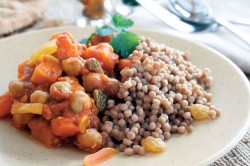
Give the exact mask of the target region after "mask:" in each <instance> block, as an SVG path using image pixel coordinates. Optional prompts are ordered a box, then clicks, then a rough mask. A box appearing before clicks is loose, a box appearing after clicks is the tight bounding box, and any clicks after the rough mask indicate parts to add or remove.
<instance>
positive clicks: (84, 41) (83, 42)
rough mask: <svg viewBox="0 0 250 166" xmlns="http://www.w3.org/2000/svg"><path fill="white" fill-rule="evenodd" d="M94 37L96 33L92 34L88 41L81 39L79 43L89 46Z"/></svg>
mask: <svg viewBox="0 0 250 166" xmlns="http://www.w3.org/2000/svg"><path fill="white" fill-rule="evenodd" d="M94 36H95V32H93V33H91V35H90V36H89V37H88V38H87V39H86V38H83V39H81V40H80V41H79V43H81V44H85V45H87V44H88V43H89V41H90V40H91V39H92V38H93V37H94Z"/></svg>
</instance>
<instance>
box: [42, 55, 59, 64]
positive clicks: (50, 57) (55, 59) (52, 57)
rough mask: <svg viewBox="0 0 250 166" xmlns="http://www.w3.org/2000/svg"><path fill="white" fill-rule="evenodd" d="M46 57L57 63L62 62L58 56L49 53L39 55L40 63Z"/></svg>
mask: <svg viewBox="0 0 250 166" xmlns="http://www.w3.org/2000/svg"><path fill="white" fill-rule="evenodd" d="M45 58H47V59H49V60H50V61H53V62H55V63H60V61H59V60H58V59H57V58H56V57H54V56H52V55H48V54H42V55H41V56H40V57H39V61H38V62H39V63H41V62H42V61H43V60H44V59H45Z"/></svg>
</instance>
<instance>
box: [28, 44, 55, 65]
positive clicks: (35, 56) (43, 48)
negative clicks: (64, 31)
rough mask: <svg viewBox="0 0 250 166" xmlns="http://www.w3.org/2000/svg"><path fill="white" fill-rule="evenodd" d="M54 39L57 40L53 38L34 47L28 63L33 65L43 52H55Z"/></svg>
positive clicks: (49, 53)
mask: <svg viewBox="0 0 250 166" xmlns="http://www.w3.org/2000/svg"><path fill="white" fill-rule="evenodd" d="M56 41H57V40H56V39H53V40H51V41H49V42H47V43H45V44H43V45H41V46H40V47H38V48H37V49H35V51H34V52H33V53H32V56H31V57H30V59H29V64H30V65H35V64H36V63H38V62H39V60H40V57H41V55H43V54H48V55H51V54H53V53H55V52H57V45H56Z"/></svg>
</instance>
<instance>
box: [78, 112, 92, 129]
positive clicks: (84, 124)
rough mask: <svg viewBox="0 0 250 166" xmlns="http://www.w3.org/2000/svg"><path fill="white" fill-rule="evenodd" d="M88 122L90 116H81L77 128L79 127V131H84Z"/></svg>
mask: <svg viewBox="0 0 250 166" xmlns="http://www.w3.org/2000/svg"><path fill="white" fill-rule="evenodd" d="M89 124H90V118H89V117H88V116H84V117H82V119H81V121H80V124H79V128H80V131H81V133H85V131H86V129H87V128H88V126H89Z"/></svg>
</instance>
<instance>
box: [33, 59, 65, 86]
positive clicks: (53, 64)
mask: <svg viewBox="0 0 250 166" xmlns="http://www.w3.org/2000/svg"><path fill="white" fill-rule="evenodd" d="M61 74H62V68H61V66H60V62H59V61H56V60H54V59H53V58H50V57H49V56H47V57H45V58H43V60H42V62H41V63H40V64H39V65H38V66H37V67H36V68H35V70H34V73H33V75H32V77H31V81H32V82H33V83H35V84H43V83H50V84H52V83H54V82H56V80H57V79H58V78H59V77H60V76H61Z"/></svg>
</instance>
